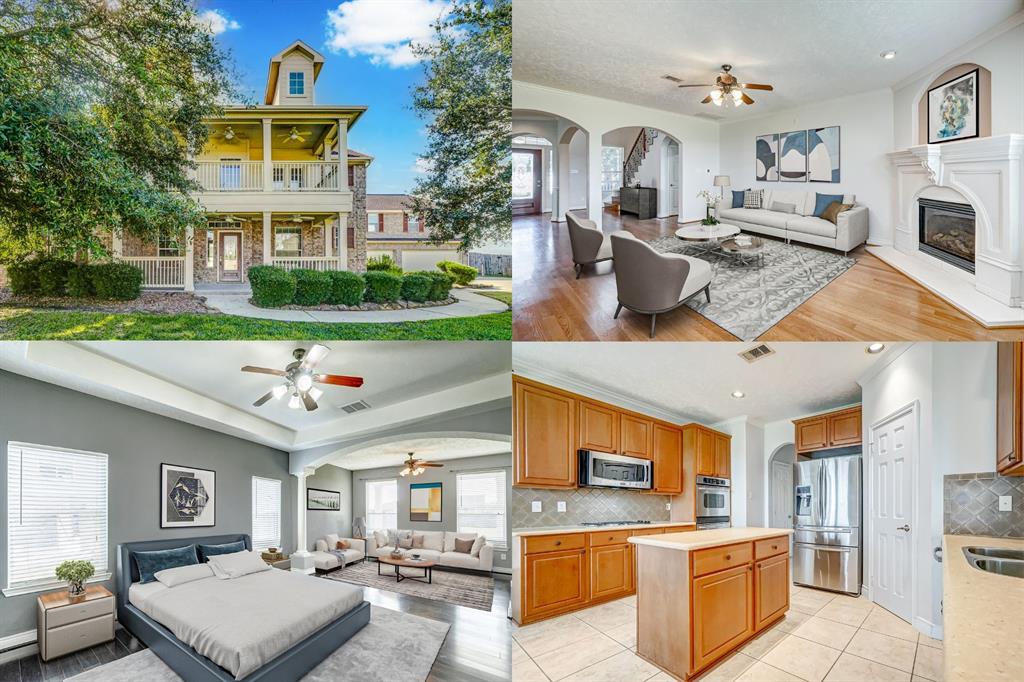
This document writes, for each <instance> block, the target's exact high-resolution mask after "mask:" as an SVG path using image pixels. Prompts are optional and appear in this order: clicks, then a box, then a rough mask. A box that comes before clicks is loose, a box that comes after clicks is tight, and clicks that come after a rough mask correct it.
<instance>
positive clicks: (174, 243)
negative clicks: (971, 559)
mask: <svg viewBox="0 0 1024 682" xmlns="http://www.w3.org/2000/svg"><path fill="white" fill-rule="evenodd" d="M181 254H182V248H181V243H180V242H179V241H178V238H177V236H176V235H173V234H171V233H169V232H164V231H163V230H161V231H160V236H159V237H158V241H157V255H158V256H172V257H173V256H180V255H181Z"/></svg>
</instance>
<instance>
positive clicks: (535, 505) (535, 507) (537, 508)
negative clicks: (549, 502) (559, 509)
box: [530, 500, 544, 513]
mask: <svg viewBox="0 0 1024 682" xmlns="http://www.w3.org/2000/svg"><path fill="white" fill-rule="evenodd" d="M530 511H532V512H534V513H540V512H542V511H544V509H543V508H542V507H541V504H540V500H534V501H533V502H531V503H530Z"/></svg>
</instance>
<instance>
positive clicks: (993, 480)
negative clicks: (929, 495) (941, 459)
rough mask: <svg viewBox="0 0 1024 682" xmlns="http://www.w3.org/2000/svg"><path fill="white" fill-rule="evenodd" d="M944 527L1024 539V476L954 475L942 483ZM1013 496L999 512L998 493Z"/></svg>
mask: <svg viewBox="0 0 1024 682" xmlns="http://www.w3.org/2000/svg"><path fill="white" fill-rule="evenodd" d="M942 488H943V489H942V510H943V515H942V516H943V519H942V520H943V523H942V526H943V529H944V531H945V532H946V533H949V534H951V535H989V536H993V537H1004V538H1024V477H1020V476H1000V475H998V474H996V473H980V474H952V475H949V476H946V477H945V478H944V479H943V484H942ZM1000 495H1009V496H1010V497H1012V498H1013V502H1012V505H1011V509H1010V511H1003V512H1001V511H999V496H1000Z"/></svg>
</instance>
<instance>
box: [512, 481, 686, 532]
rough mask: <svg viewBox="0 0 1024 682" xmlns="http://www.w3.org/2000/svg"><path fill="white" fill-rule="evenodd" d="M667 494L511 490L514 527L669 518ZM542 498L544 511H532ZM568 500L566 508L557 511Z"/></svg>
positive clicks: (611, 490)
mask: <svg viewBox="0 0 1024 682" xmlns="http://www.w3.org/2000/svg"><path fill="white" fill-rule="evenodd" d="M670 500H671V498H670V497H668V496H667V495H651V494H647V493H638V492H636V491H633V490H619V489H616V488H577V489H576V490H544V489H541V488H513V489H512V507H511V509H512V528H513V529H518V528H542V527H546V526H576V525H579V524H580V523H583V522H584V521H627V520H628V521H633V520H641V521H654V522H661V521H669V520H671V519H670V518H669V517H670V514H671V512H669V510H667V509H665V503H666V502H669V501H670ZM534 501H539V502H540V503H541V508H542V511H541V512H540V513H535V512H532V511H530V508H531V503H532V502H534ZM558 502H565V511H564V512H559V511H558Z"/></svg>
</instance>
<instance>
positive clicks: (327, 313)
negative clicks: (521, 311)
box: [197, 289, 508, 322]
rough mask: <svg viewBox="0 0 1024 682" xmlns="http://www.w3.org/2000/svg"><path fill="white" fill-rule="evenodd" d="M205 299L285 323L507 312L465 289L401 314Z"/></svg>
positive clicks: (244, 296)
mask: <svg viewBox="0 0 1024 682" xmlns="http://www.w3.org/2000/svg"><path fill="white" fill-rule="evenodd" d="M197 293H202V295H203V296H206V304H207V305H208V306H210V307H211V308H216V309H217V310H219V311H220V312H222V313H224V314H226V315H238V316H240V317H256V318H260V319H264V320H282V321H286V322H418V321H422V320H444V319H449V318H453V317H475V316H477V315H487V314H489V313H501V312H505V311H506V310H508V306H506V305H505V304H504V303H502V302H501V301H496V300H494V299H493V298H489V297H487V296H481V295H480V294H476V293H473V292H472V291H469V290H467V289H452V296H454V297H455V298H457V299H458V302H457V303H452V304H451V305H443V306H437V307H434V308H408V309H405V310H357V311H341V310H287V309H285V310H281V309H277V308H257V307H256V306H254V305H253V304H251V303H249V299H250V298H251V297H252V294H251V293H241V294H240V293H236V292H224V293H221V292H219V291H203V292H197Z"/></svg>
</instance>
